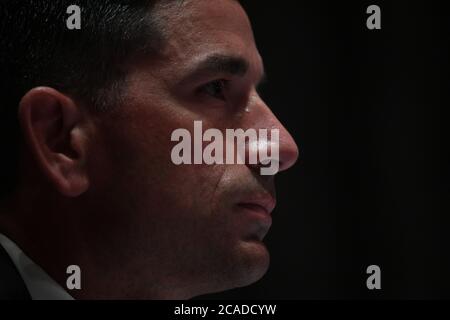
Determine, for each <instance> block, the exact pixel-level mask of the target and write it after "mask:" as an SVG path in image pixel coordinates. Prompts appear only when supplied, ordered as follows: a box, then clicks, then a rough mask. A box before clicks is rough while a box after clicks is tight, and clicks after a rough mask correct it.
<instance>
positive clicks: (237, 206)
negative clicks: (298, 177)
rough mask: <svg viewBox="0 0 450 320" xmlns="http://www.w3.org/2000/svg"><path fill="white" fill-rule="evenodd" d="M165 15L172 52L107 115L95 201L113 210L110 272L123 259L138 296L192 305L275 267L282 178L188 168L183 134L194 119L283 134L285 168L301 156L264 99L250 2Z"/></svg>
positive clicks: (105, 226)
mask: <svg viewBox="0 0 450 320" xmlns="http://www.w3.org/2000/svg"><path fill="white" fill-rule="evenodd" d="M163 3H164V2H163ZM158 10H161V14H162V15H163V16H164V18H163V19H162V21H164V26H165V28H166V33H165V36H166V43H165V45H164V48H163V51H162V53H161V55H160V56H159V57H157V58H151V59H150V58H149V59H148V61H136V63H134V64H133V67H132V68H131V71H130V74H129V76H128V79H127V81H126V93H125V95H124V98H123V103H122V105H121V106H120V107H118V108H117V109H115V110H113V111H111V112H109V113H107V114H103V115H100V116H98V117H96V118H95V136H94V138H93V139H92V144H91V146H92V147H91V156H90V160H89V168H90V171H91V172H90V175H91V181H90V182H91V188H90V190H89V191H88V192H87V194H86V196H85V197H86V199H87V201H92V202H95V203H97V204H98V203H102V206H103V207H102V208H98V209H99V210H98V212H97V213H96V214H94V215H92V216H90V217H89V219H97V218H98V223H99V226H98V228H97V229H96V230H95V232H93V234H92V235H90V237H94V238H95V241H93V242H96V243H99V242H100V243H105V245H106V246H108V247H109V248H111V249H110V250H108V252H104V253H102V254H100V255H99V257H98V259H99V263H102V261H110V260H111V259H110V257H109V256H108V259H104V260H103V256H106V255H114V256H115V257H116V258H117V260H118V261H120V263H121V264H122V265H123V266H124V269H123V270H127V272H129V270H133V273H132V276H130V274H127V275H124V277H128V278H130V279H131V278H135V279H136V281H135V282H136V283H133V281H132V280H128V281H130V287H136V288H137V287H138V286H141V287H147V288H150V287H153V288H154V289H156V288H157V287H158V286H164V285H165V286H167V287H173V288H179V289H180V291H179V292H177V290H175V289H174V291H173V292H172V294H173V295H176V294H180V293H181V292H184V294H185V295H186V297H189V295H191V296H192V295H198V294H203V293H209V292H216V291H222V290H226V289H230V288H234V287H240V286H245V285H248V284H250V283H252V282H254V281H257V280H258V279H260V278H261V277H262V276H263V275H264V273H265V272H266V271H267V268H268V265H269V254H268V252H267V250H266V248H265V246H264V245H263V243H262V241H261V240H262V239H263V237H264V236H265V235H266V233H267V232H268V230H269V227H270V225H271V221H272V220H271V217H270V215H269V214H268V213H267V212H264V211H271V210H272V209H273V207H274V202H275V189H274V182H273V177H271V176H261V175H260V171H259V169H258V167H257V166H251V165H204V164H203V165H180V166H176V165H175V164H173V162H172V160H171V151H172V148H173V147H174V145H176V143H175V142H172V141H171V134H172V132H173V131H174V130H176V129H179V128H185V129H188V130H189V131H190V132H193V125H194V121H202V122H203V130H207V129H208V128H217V129H220V130H222V131H223V132H225V129H236V128H242V129H244V130H246V129H249V128H253V129H256V130H258V129H269V130H270V129H279V130H280V146H279V147H280V162H281V165H280V168H281V170H284V169H287V168H288V167H290V166H291V165H292V164H293V163H294V162H295V160H296V159H297V155H298V150H297V147H296V145H295V142H294V141H293V140H292V138H291V136H290V135H289V133H288V132H287V131H286V130H285V129H284V128H283V127H282V125H281V124H280V123H279V122H278V120H277V119H276V118H275V116H274V115H273V114H272V113H271V111H270V109H269V108H268V107H267V106H266V105H265V104H264V102H263V101H262V100H261V98H260V97H259V96H258V94H257V92H256V87H257V85H258V83H259V82H260V81H261V80H262V77H263V74H264V69H263V63H262V60H261V57H260V55H259V53H258V51H257V48H256V45H255V41H254V38H253V34H252V30H251V26H250V23H249V21H248V18H247V16H246V14H245V12H244V11H243V9H242V8H241V6H240V5H239V4H238V2H236V1H234V0H215V1H209V0H196V1H185V3H184V4H183V5H179V6H178V5H173V6H168V7H164V8H163V7H162V5H161V8H159V9H158ZM246 109H247V110H246ZM192 136H193V134H192ZM97 207H98V205H97ZM105 216H106V219H105ZM110 251H111V252H110ZM146 279H161V280H162V283H154V282H153V283H150V282H148V283H147V282H146ZM137 282H139V284H138V283H137ZM135 290H136V291H139V290H141V289H135ZM183 290H184V291H183Z"/></svg>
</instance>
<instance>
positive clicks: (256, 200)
mask: <svg viewBox="0 0 450 320" xmlns="http://www.w3.org/2000/svg"><path fill="white" fill-rule="evenodd" d="M238 205H239V206H240V207H242V208H244V209H247V210H251V211H254V212H259V213H261V214H265V215H268V216H270V215H271V214H272V212H273V210H274V209H275V206H276V200H275V198H274V197H272V196H271V195H264V196H259V197H253V198H248V199H245V200H243V201H241V202H239V204H238Z"/></svg>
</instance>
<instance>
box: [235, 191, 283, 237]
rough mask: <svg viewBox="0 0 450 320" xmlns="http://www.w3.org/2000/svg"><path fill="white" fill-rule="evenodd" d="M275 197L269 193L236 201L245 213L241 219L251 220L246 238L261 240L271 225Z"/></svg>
mask: <svg viewBox="0 0 450 320" xmlns="http://www.w3.org/2000/svg"><path fill="white" fill-rule="evenodd" d="M275 205H276V201H275V198H274V197H272V196H270V195H264V196H260V197H252V198H246V199H245V200H243V201H241V202H239V203H238V205H237V206H238V207H239V208H240V209H241V210H242V213H245V218H244V220H243V221H251V222H250V223H249V224H248V225H247V226H248V228H249V229H248V231H249V234H248V235H249V238H248V240H255V241H262V240H263V239H264V237H265V236H266V235H267V233H268V232H269V229H270V227H271V226H272V216H271V214H272V211H273V210H274V209H275Z"/></svg>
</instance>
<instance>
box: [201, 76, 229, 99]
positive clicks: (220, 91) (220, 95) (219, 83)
mask: <svg viewBox="0 0 450 320" xmlns="http://www.w3.org/2000/svg"><path fill="white" fill-rule="evenodd" d="M228 83H229V81H228V80H225V79H220V80H214V81H211V82H209V83H207V84H206V85H204V86H203V87H202V88H201V91H202V92H203V93H205V94H207V95H209V96H211V97H213V98H215V99H218V100H222V101H226V96H225V92H224V91H225V90H226V89H227V86H228Z"/></svg>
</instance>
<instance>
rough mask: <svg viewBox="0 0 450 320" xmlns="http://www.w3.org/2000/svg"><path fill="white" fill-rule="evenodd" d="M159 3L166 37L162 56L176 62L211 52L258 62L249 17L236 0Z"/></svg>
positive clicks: (184, 61) (190, 60) (179, 62)
mask: <svg viewBox="0 0 450 320" xmlns="http://www.w3.org/2000/svg"><path fill="white" fill-rule="evenodd" d="M163 3H164V2H161V7H160V8H159V9H161V11H160V13H161V15H160V17H161V19H162V24H163V26H164V35H165V38H166V41H165V42H166V43H165V46H164V49H163V52H162V53H163V56H164V57H165V58H167V59H169V60H174V61H172V62H175V61H176V63H177V64H178V65H180V66H181V65H182V64H184V63H185V64H189V63H191V62H194V61H193V60H195V59H197V60H198V59H199V58H200V59H201V58H202V57H203V56H205V55H208V54H212V53H215V54H220V55H232V56H241V57H243V58H245V59H246V60H248V61H249V62H250V64H252V63H253V62H256V63H258V62H259V59H260V58H259V54H258V51H257V49H256V45H255V40H254V37H253V32H252V28H251V24H250V21H249V19H248V17H247V15H246V13H245V12H244V10H243V9H242V7H241V5H240V4H239V2H238V1H236V0H213V1H212V0H184V1H180V2H177V4H175V5H170V6H167V5H166V6H164V5H163Z"/></svg>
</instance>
